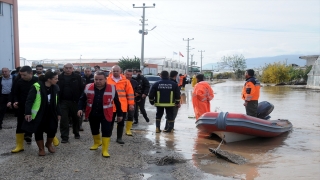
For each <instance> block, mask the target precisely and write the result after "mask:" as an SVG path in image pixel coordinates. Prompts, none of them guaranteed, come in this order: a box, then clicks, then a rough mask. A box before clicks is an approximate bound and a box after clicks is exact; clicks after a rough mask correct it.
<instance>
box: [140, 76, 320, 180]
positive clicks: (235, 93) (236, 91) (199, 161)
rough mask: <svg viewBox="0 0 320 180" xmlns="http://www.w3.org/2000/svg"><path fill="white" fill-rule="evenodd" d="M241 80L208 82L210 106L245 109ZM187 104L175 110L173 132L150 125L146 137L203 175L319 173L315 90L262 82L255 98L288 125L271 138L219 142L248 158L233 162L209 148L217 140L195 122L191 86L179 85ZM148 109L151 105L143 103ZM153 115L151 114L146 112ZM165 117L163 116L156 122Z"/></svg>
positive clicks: (318, 94)
mask: <svg viewBox="0 0 320 180" xmlns="http://www.w3.org/2000/svg"><path fill="white" fill-rule="evenodd" d="M243 84H244V82H243V81H240V82H235V81H227V82H225V83H220V84H215V85H213V86H212V87H213V89H214V92H215V97H214V100H213V101H212V102H211V111H224V112H238V113H245V109H244V106H243V105H242V104H243V101H242V99H241V97H240V93H241V88H242V86H243ZM182 92H183V93H184V95H185V97H186V104H183V105H182V107H181V109H180V110H179V113H178V117H177V119H176V124H175V131H174V133H172V134H165V133H160V134H156V133H155V125H150V126H149V131H148V132H149V133H148V135H147V137H148V138H149V139H151V140H152V141H154V142H155V143H156V144H159V145H161V146H166V147H169V148H171V149H172V150H174V151H178V152H181V154H183V155H184V157H185V158H186V159H188V160H190V161H191V162H192V163H193V164H194V166H196V167H198V168H199V169H201V170H202V171H204V172H205V173H206V174H207V179H213V178H214V179H234V178H235V179H320V102H319V101H320V91H316V90H310V89H301V88H293V87H279V86H277V87H275V86H264V87H262V88H261V95H260V101H269V102H270V103H272V104H273V105H274V106H275V109H274V110H273V112H272V113H271V119H280V118H281V119H288V120H290V121H291V123H292V124H293V130H292V131H291V132H289V133H286V134H283V135H281V136H279V137H276V138H256V139H251V140H246V141H240V142H234V143H229V144H223V145H221V149H222V150H225V151H228V152H230V153H234V154H237V155H241V156H243V157H245V158H246V159H247V160H248V163H246V164H243V165H236V164H232V163H229V162H227V161H225V160H222V159H218V158H217V157H216V156H214V155H213V154H211V153H210V152H209V150H208V149H209V148H216V147H218V145H219V143H220V141H221V140H220V139H219V138H218V137H213V138H209V137H208V135H207V134H203V133H200V132H198V130H197V129H196V127H195V119H194V118H191V117H193V116H194V114H193V107H192V103H191V97H192V96H191V93H192V88H191V87H188V88H186V91H182ZM146 106H147V107H146V108H147V109H148V111H150V112H151V111H155V108H152V107H150V105H149V103H146ZM151 118H154V117H151ZM164 122H165V120H164V119H162V124H161V128H162V129H163V128H164Z"/></svg>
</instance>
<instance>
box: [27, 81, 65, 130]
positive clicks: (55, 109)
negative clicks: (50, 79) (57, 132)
mask: <svg viewBox="0 0 320 180" xmlns="http://www.w3.org/2000/svg"><path fill="white" fill-rule="evenodd" d="M39 84H40V94H41V105H40V109H39V111H38V113H37V115H36V117H35V119H33V120H32V121H30V122H28V121H24V122H23V124H22V129H23V130H25V131H27V132H31V133H35V132H36V131H37V129H38V126H39V124H40V123H41V121H42V120H43V117H44V115H45V112H46V111H48V110H51V112H52V113H51V114H53V117H51V118H53V119H54V121H55V122H56V125H57V124H58V115H59V116H61V110H60V105H59V103H58V102H59V86H58V85H53V88H52V89H51V100H50V105H49V107H50V109H46V107H47V103H48V95H47V90H46V87H45V85H44V83H43V82H42V81H39ZM36 95H37V90H36V88H35V87H34V86H32V87H31V88H30V91H29V94H28V97H27V100H26V106H25V114H26V115H31V108H32V106H33V102H34V100H35V99H36ZM56 95H57V96H58V98H57V100H58V102H57V101H56ZM45 120H46V121H47V119H45ZM53 128H54V127H53ZM55 128H57V127H55Z"/></svg>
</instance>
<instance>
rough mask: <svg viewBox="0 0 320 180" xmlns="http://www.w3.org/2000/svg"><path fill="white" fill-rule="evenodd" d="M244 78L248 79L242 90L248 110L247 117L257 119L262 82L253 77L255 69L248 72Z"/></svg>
mask: <svg viewBox="0 0 320 180" xmlns="http://www.w3.org/2000/svg"><path fill="white" fill-rule="evenodd" d="M244 76H245V78H246V83H245V84H244V86H243V89H242V99H243V100H244V103H243V105H244V106H245V108H246V113H247V115H249V116H253V117H257V110H258V100H259V96H260V82H259V80H257V79H256V78H254V77H253V76H254V70H253V69H248V70H246V72H245V74H244Z"/></svg>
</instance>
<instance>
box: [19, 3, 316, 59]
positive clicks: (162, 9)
mask: <svg viewBox="0 0 320 180" xmlns="http://www.w3.org/2000/svg"><path fill="white" fill-rule="evenodd" d="M133 3H134V4H135V5H136V6H142V3H146V6H152V4H153V3H155V4H156V6H155V8H147V9H146V19H148V21H147V24H148V26H146V29H149V30H150V29H152V28H153V27H154V26H157V27H156V28H155V29H154V30H153V31H149V34H148V35H146V36H145V57H167V58H172V57H173V52H177V53H179V51H180V52H181V53H182V54H183V55H184V58H182V57H180V60H181V61H186V59H187V58H186V57H187V50H186V49H187V47H186V46H187V41H183V38H185V39H186V38H194V40H192V41H190V46H191V48H195V49H193V50H192V51H191V54H194V60H196V61H199V59H200V53H199V52H198V51H200V50H205V52H204V53H203V56H204V59H203V62H204V64H206V63H209V62H217V61H219V60H220V59H221V57H222V56H227V55H232V54H243V55H244V56H245V57H246V58H251V57H263V56H276V55H283V54H305V55H311V54H319V53H320V33H319V32H320V1H319V0H282V1H281V0H251V1H248V0H207V1H206V0H180V1H179V0H153V1H151V0H144V1H140V0H130V1H128V0H45V1H44V0H19V1H18V4H19V33H20V56H21V57H24V58H26V59H28V60H41V59H46V58H48V59H52V58H54V59H62V58H73V59H77V58H80V55H82V59H91V58H121V57H122V56H124V57H127V56H129V57H133V56H137V57H140V55H141V35H140V34H139V33H138V31H139V29H141V26H139V24H141V23H140V21H139V19H141V16H142V9H141V8H133V7H132V4H133ZM174 59H179V57H178V55H175V56H174Z"/></svg>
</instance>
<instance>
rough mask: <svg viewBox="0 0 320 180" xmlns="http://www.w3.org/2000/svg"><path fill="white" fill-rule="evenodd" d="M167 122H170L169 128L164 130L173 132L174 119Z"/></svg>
mask: <svg viewBox="0 0 320 180" xmlns="http://www.w3.org/2000/svg"><path fill="white" fill-rule="evenodd" d="M167 123H168V128H167V129H166V130H164V131H163V132H166V133H171V132H173V127H174V121H168V122H167Z"/></svg>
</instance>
